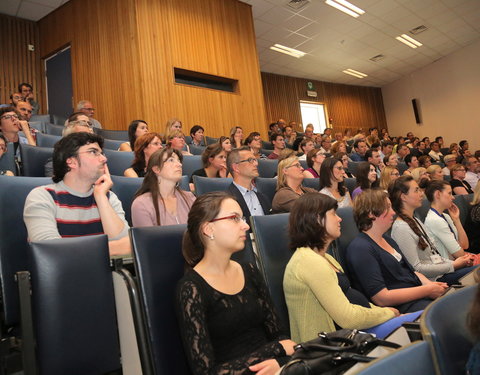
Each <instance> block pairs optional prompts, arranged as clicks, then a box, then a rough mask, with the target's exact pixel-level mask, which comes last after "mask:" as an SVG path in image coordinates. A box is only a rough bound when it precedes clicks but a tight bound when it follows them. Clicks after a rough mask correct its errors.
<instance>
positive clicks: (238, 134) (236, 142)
mask: <svg viewBox="0 0 480 375" xmlns="http://www.w3.org/2000/svg"><path fill="white" fill-rule="evenodd" d="M230 143H231V144H232V147H233V148H239V147H242V146H243V129H242V128H241V127H240V126H234V127H233V128H231V129H230Z"/></svg>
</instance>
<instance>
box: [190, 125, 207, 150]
mask: <svg viewBox="0 0 480 375" xmlns="http://www.w3.org/2000/svg"><path fill="white" fill-rule="evenodd" d="M204 132H205V129H204V128H203V127H201V126H200V125H193V126H192V128H191V129H190V137H191V138H192V140H191V142H190V144H191V145H193V146H206V144H205V139H204V134H203V133H204Z"/></svg>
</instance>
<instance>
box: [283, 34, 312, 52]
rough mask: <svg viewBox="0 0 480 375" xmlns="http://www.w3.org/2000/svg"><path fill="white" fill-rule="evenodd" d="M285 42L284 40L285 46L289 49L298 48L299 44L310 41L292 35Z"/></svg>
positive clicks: (297, 35)
mask: <svg viewBox="0 0 480 375" xmlns="http://www.w3.org/2000/svg"><path fill="white" fill-rule="evenodd" d="M283 40H284V42H285V45H286V46H287V47H290V48H296V47H297V46H298V45H299V44H302V43H304V42H306V41H308V40H309V39H308V38H305V37H304V36H302V35H299V34H295V33H292V34H290V35H289V36H287V37H286V38H285V39H283ZM303 52H305V51H303Z"/></svg>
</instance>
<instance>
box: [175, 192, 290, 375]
mask: <svg viewBox="0 0 480 375" xmlns="http://www.w3.org/2000/svg"><path fill="white" fill-rule="evenodd" d="M242 215H243V213H242V210H241V208H240V206H239V205H238V203H237V202H236V201H235V200H234V199H233V197H232V196H230V195H228V194H226V193H224V192H213V193H207V194H204V195H202V196H200V197H198V199H197V200H196V201H195V203H194V204H193V206H192V208H191V210H190V213H189V215H188V225H187V230H186V232H185V234H184V237H183V249H182V252H183V256H184V258H185V262H186V264H187V266H188V270H187V271H186V273H185V275H184V276H183V278H182V279H181V280H180V281H179V283H178V285H177V293H176V311H177V317H178V321H179V326H180V334H181V337H182V340H183V343H184V348H185V353H186V356H187V360H188V364H189V366H190V369H191V371H192V373H193V374H194V375H203V374H238V375H241V374H251V373H261V374H274V373H276V372H277V371H278V370H279V369H280V367H281V366H282V365H283V364H285V363H286V362H287V361H288V360H289V356H290V355H291V354H293V346H294V345H295V343H294V342H293V341H291V340H289V339H288V333H287V332H286V330H285V329H284V327H282V324H281V322H280V319H279V318H278V316H277V314H276V312H275V309H274V306H273V303H272V301H271V298H270V295H269V293H268V290H267V288H266V286H265V283H264V281H263V278H262V276H261V275H260V273H259V272H258V270H257V268H256V266H255V265H253V264H242V265H241V264H239V263H237V262H235V261H233V260H232V259H231V256H232V254H234V253H236V252H238V251H241V250H242V249H243V248H244V246H245V239H246V238H247V231H248V229H249V226H248V224H247V223H246V222H245V221H244V219H243V217H242Z"/></svg>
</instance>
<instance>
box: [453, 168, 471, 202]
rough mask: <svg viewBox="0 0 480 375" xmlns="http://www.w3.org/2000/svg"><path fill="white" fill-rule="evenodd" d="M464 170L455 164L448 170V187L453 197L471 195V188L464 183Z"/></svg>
mask: <svg viewBox="0 0 480 375" xmlns="http://www.w3.org/2000/svg"><path fill="white" fill-rule="evenodd" d="M465 175H466V170H465V167H464V166H463V165H462V164H455V165H454V166H453V167H452V169H451V170H450V176H451V179H450V186H451V187H452V190H453V195H467V194H473V190H472V187H471V186H470V184H469V183H468V182H467V181H465Z"/></svg>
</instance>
